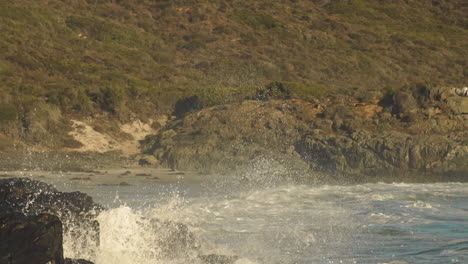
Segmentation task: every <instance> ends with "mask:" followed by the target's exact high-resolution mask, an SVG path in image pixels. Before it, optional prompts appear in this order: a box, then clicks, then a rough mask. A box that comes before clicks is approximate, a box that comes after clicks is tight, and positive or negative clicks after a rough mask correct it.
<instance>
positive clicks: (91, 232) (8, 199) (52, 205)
mask: <svg viewBox="0 0 468 264" xmlns="http://www.w3.org/2000/svg"><path fill="white" fill-rule="evenodd" d="M103 209H104V208H103V207H102V206H101V205H99V204H96V203H94V202H93V200H92V198H91V197H90V196H88V195H86V194H84V193H81V192H71V193H63V192H59V191H57V190H56V189H55V188H54V187H52V186H51V185H49V184H46V183H43V182H38V181H34V180H30V179H26V178H10V179H2V180H0V210H1V211H2V212H3V213H4V214H12V215H18V214H22V215H25V217H35V216H36V215H39V214H47V215H49V214H50V215H54V217H55V218H57V219H58V222H59V224H60V242H54V241H55V240H54V241H52V240H51V243H52V242H53V243H59V244H60V246H61V245H62V224H63V229H64V230H63V231H64V232H69V234H70V235H71V236H72V237H73V238H74V241H77V242H76V243H77V245H80V246H82V247H86V248H89V247H91V248H93V247H96V246H97V245H98V244H99V223H98V222H97V220H96V219H95V217H96V216H97V215H98V214H99V212H101V211H102V210H103ZM74 230H79V231H80V232H75V231H74ZM84 237H87V238H89V239H82V238H84ZM12 240H14V238H12ZM79 241H86V243H92V245H87V244H82V243H81V242H79ZM54 245H55V244H54ZM49 246H51V247H52V246H53V245H49Z"/></svg>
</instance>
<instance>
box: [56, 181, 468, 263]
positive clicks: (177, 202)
mask: <svg viewBox="0 0 468 264" xmlns="http://www.w3.org/2000/svg"><path fill="white" fill-rule="evenodd" d="M232 189H235V191H230V190H229V187H226V186H224V187H223V188H222V190H220V189H219V188H218V187H217V186H210V185H200V184H150V185H149V184H145V185H136V186H121V187H117V186H94V187H93V186H83V187H82V188H81V191H84V192H87V193H89V194H90V195H92V196H93V197H94V198H95V200H96V201H97V202H100V203H102V204H105V205H106V206H108V207H109V208H111V209H109V210H107V211H105V212H103V213H102V214H101V215H100V216H99V218H98V220H99V222H100V225H101V244H100V246H99V247H98V248H95V249H94V250H95V251H96V254H95V255H90V254H89V252H87V251H83V249H77V248H76V247H75V248H73V247H72V244H73V243H72V242H76V241H70V240H69V239H68V240H67V238H65V254H66V255H67V256H68V257H74V258H86V259H91V260H94V261H95V262H96V264H111V263H112V264H115V263H121V264H147V263H152V264H154V263H161V264H163V263H171V264H172V263H198V262H197V260H196V259H195V258H194V253H193V252H185V254H184V255H183V256H182V257H176V258H174V257H172V258H167V257H165V256H164V255H163V254H161V250H160V248H159V244H160V242H161V240H164V236H165V234H164V233H160V232H158V231H157V230H154V229H153V228H151V227H150V224H149V219H151V218H158V219H161V220H170V221H176V222H181V223H184V224H186V225H188V227H189V228H190V230H191V231H192V232H193V233H195V235H196V236H197V237H198V239H199V244H200V245H201V247H202V249H201V250H202V252H203V253H205V254H210V253H217V254H226V255H237V256H240V257H241V259H240V260H238V261H237V262H236V263H237V264H241V263H244V264H246V263H266V264H270V263H272V264H274V263H285V264H292V263H468V184H459V183H438V184H366V185H356V186H302V185H284V186H278V187H271V188H266V187H263V188H255V189H238V188H232ZM75 244H76V243H75Z"/></svg>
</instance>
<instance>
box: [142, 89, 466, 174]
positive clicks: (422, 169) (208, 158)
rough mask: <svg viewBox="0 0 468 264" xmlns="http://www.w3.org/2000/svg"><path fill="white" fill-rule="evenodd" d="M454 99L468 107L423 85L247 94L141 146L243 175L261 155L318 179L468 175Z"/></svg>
mask: <svg viewBox="0 0 468 264" xmlns="http://www.w3.org/2000/svg"><path fill="white" fill-rule="evenodd" d="M453 100H461V104H462V105H465V104H468V98H465V97H457V96H456V95H455V94H454V93H453V92H451V90H450V89H430V88H427V87H425V86H416V87H411V88H406V89H402V90H400V91H398V92H396V93H392V94H387V95H385V96H379V97H377V98H374V100H369V101H367V102H357V101H356V100H354V99H351V98H348V97H345V96H336V97H334V98H327V99H322V100H316V101H309V102H307V101H303V100H299V99H289V100H273V99H272V100H263V101H259V100H248V101H244V102H242V103H237V104H229V105H223V106H216V107H211V108H207V109H202V110H200V111H197V112H194V113H191V114H188V115H186V116H185V117H183V118H181V119H175V120H172V121H171V122H169V123H168V125H167V126H166V127H165V128H164V129H162V130H161V131H160V133H158V134H157V135H155V136H153V137H149V138H147V139H146V142H145V144H144V145H145V147H146V149H145V151H146V153H150V154H153V155H155V156H156V158H157V159H158V160H160V162H161V163H162V165H165V166H170V167H172V168H175V169H180V170H198V171H200V170H201V171H211V172H220V171H222V172H229V171H235V170H237V171H239V170H242V169H245V168H247V169H248V168H249V167H252V166H255V164H256V162H257V161H258V160H263V161H265V160H266V161H268V162H271V163H274V164H277V165H278V166H279V167H281V168H282V169H283V170H284V173H285V174H290V175H292V176H300V175H302V176H300V177H301V178H304V176H303V175H304V174H308V175H310V176H307V177H305V178H307V179H308V180H314V181H315V180H324V179H325V181H340V182H349V181H369V180H385V179H388V180H417V181H425V180H436V179H437V180H440V179H442V180H443V179H445V180H463V179H464V180H467V179H468V162H467V161H468V115H467V114H465V113H464V112H463V111H460V109H459V108H456V107H453V106H452V103H451V102H453ZM317 175H320V176H317ZM323 175H327V176H325V177H324V176H323ZM416 175H417V177H416Z"/></svg>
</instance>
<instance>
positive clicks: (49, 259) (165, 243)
mask: <svg viewBox="0 0 468 264" xmlns="http://www.w3.org/2000/svg"><path fill="white" fill-rule="evenodd" d="M0 198H1V199H0V212H1V213H0V241H2V243H1V244H0V263H2V264H31V263H34V264H46V263H51V264H92V262H90V261H89V260H84V259H69V258H64V252H63V241H64V237H65V236H69V237H70V238H71V240H72V242H73V246H72V247H73V249H74V250H75V251H76V252H79V253H78V255H80V252H87V253H90V254H88V255H94V252H95V251H97V250H98V248H99V244H100V242H99V241H100V228H99V222H98V221H97V216H98V215H99V213H101V212H102V211H104V210H106V209H105V208H104V207H102V206H101V205H99V204H97V203H95V202H93V200H92V198H91V197H90V196H88V195H86V194H84V193H81V192H72V193H64V192H59V191H57V190H56V189H55V188H54V187H52V186H51V185H48V184H46V183H42V182H39V181H34V180H30V179H27V178H9V179H2V180H0ZM147 222H148V223H149V225H148V226H147V228H148V232H156V233H159V234H160V236H158V237H160V240H159V241H154V242H155V244H154V247H155V249H156V248H157V252H159V253H158V254H159V257H161V258H169V259H175V258H187V259H191V260H193V261H196V263H206V264H230V263H234V262H235V261H236V260H237V259H238V258H237V257H236V256H224V255H215V254H210V255H204V254H202V252H201V251H200V242H199V241H198V239H197V238H196V236H195V235H194V234H193V233H192V232H190V231H189V229H188V227H187V226H185V225H183V224H180V223H176V222H170V221H160V220H158V219H147Z"/></svg>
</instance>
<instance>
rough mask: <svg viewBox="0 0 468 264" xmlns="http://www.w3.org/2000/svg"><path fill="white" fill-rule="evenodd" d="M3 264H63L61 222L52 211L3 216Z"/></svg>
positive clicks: (0, 226) (0, 232)
mask: <svg viewBox="0 0 468 264" xmlns="http://www.w3.org/2000/svg"><path fill="white" fill-rule="evenodd" d="M0 242H1V243H0V263H2V264H3V263H4V264H31V263H37V264H45V263H51V264H63V263H64V260H63V247H62V223H61V222H60V219H59V218H58V217H56V216H54V215H51V214H40V215H38V216H25V215H23V214H21V213H2V214H1V215H0Z"/></svg>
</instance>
